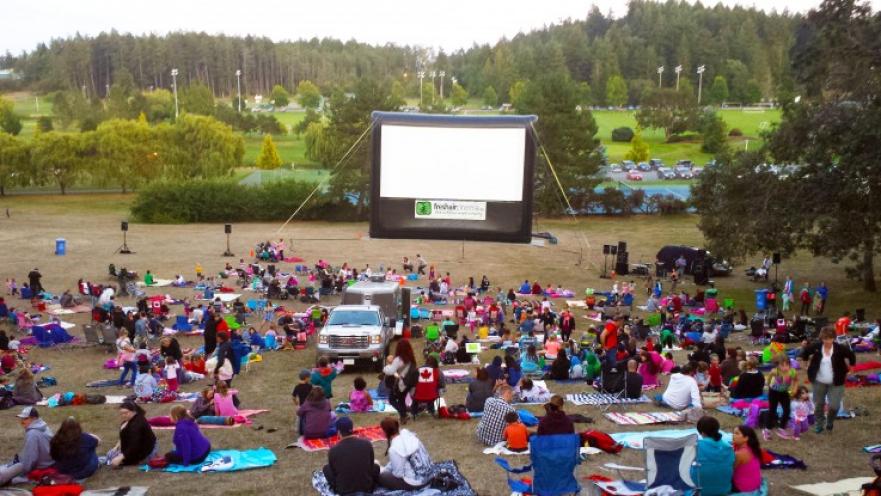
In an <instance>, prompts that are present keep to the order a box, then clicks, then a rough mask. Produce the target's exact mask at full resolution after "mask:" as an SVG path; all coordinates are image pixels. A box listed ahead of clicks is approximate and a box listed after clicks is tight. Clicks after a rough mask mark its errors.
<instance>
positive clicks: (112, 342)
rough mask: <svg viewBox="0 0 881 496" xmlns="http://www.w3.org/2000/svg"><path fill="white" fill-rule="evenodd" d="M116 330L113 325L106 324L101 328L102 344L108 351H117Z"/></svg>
mask: <svg viewBox="0 0 881 496" xmlns="http://www.w3.org/2000/svg"><path fill="white" fill-rule="evenodd" d="M116 337H117V336H116V328H115V327H113V324H104V325H102V326H101V342H102V344H103V345H104V347H105V348H107V351H108V352H110V351H113V350H115V349H116Z"/></svg>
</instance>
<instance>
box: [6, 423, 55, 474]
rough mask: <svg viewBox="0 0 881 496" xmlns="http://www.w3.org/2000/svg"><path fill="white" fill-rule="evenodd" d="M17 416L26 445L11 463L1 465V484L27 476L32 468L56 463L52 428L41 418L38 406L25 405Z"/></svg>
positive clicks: (40, 467)
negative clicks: (52, 446)
mask: <svg viewBox="0 0 881 496" xmlns="http://www.w3.org/2000/svg"><path fill="white" fill-rule="evenodd" d="M17 417H18V420H19V423H20V424H21V426H22V428H23V429H24V447H23V448H22V449H21V451H19V452H18V454H17V455H16V456H15V459H14V460H13V461H12V462H11V463H8V464H5V465H0V486H4V485H6V484H7V483H9V482H10V481H14V480H15V479H16V478H18V477H22V478H25V477H27V474H28V472H30V471H31V470H35V469H43V468H48V467H50V466H52V464H53V463H55V462H54V461H53V460H52V455H51V453H50V443H51V442H52V430H51V429H49V426H48V425H46V422H44V421H43V419H41V418H40V412H38V411H37V408H36V407H33V406H28V407H25V408H24V409H23V410H22V411H21V413H19V414H18V415H17Z"/></svg>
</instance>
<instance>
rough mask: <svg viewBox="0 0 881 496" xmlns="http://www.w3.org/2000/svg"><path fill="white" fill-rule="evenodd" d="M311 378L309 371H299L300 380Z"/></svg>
mask: <svg viewBox="0 0 881 496" xmlns="http://www.w3.org/2000/svg"><path fill="white" fill-rule="evenodd" d="M311 376H312V371H311V370H309V369H303V370H301V371H300V380H301V381H302V380H304V379H308V378H309V377H311Z"/></svg>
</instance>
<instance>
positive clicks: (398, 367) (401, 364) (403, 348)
mask: <svg viewBox="0 0 881 496" xmlns="http://www.w3.org/2000/svg"><path fill="white" fill-rule="evenodd" d="M382 373H383V374H385V380H386V381H387V382H386V385H387V386H388V387H389V389H390V391H389V404H391V405H392V406H393V407H394V408H395V410H397V411H398V414H399V415H400V417H401V423H402V424H406V423H407V404H406V401H405V400H406V398H407V393H409V392H410V390H411V389H413V387H415V386H416V380H417V375H418V373H417V366H416V358H415V356H414V354H413V346H412V345H411V344H410V341H409V340H406V339H402V340H401V341H398V344H397V346H395V354H394V358H392V361H391V363H389V364H388V365H386V366H385V367H384V368H383V369H382Z"/></svg>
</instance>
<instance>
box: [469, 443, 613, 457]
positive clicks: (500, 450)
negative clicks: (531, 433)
mask: <svg viewBox="0 0 881 496" xmlns="http://www.w3.org/2000/svg"><path fill="white" fill-rule="evenodd" d="M602 452H603V450H601V449H599V448H591V447H590V446H585V447H583V448H581V449H580V450H579V453H580V454H581V456H583V457H586V456H590V455H598V454H600V453H602ZM483 454H485V455H496V456H498V455H508V456H514V455H529V450H528V449H527V450H526V451H511V450H509V449H508V448H506V447H505V441H502V442H500V443H498V444H496V445H495V446H490V447H489V448H484V450H483Z"/></svg>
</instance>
